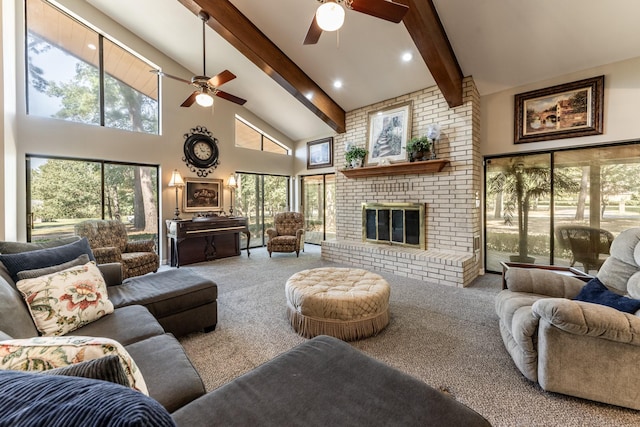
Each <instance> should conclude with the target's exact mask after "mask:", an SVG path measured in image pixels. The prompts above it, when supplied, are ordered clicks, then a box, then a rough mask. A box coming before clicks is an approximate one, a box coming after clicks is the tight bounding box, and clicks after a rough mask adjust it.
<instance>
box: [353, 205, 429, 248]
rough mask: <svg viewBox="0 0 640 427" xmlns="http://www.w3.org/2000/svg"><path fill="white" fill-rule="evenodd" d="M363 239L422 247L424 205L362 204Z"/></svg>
mask: <svg viewBox="0 0 640 427" xmlns="http://www.w3.org/2000/svg"><path fill="white" fill-rule="evenodd" d="M362 219H363V224H362V231H363V239H364V240H366V241H372V242H379V243H387V244H400V245H407V246H416V247H420V248H423V249H424V246H425V245H424V238H423V236H424V205H422V204H417V203H389V204H381V203H367V204H364V205H363V215H362Z"/></svg>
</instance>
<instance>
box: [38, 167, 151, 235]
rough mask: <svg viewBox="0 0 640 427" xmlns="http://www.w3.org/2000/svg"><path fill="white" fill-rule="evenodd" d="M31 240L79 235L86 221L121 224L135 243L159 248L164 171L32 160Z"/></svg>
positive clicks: (149, 168)
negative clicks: (160, 176)
mask: <svg viewBox="0 0 640 427" xmlns="http://www.w3.org/2000/svg"><path fill="white" fill-rule="evenodd" d="M26 160H27V210H28V217H29V221H28V224H27V240H29V241H33V242H35V241H46V240H49V239H53V238H56V237H63V236H72V235H74V225H75V224H77V223H79V222H81V221H83V220H85V219H103V218H104V219H117V220H120V221H121V222H123V223H124V224H125V225H126V227H127V233H128V235H129V239H130V240H139V239H143V240H144V239H153V240H155V241H156V246H157V245H158V212H159V210H158V185H159V184H158V167H157V166H148V165H135V164H123V163H112V162H106V161H99V160H78V159H61V158H48V157H38V156H27V158H26Z"/></svg>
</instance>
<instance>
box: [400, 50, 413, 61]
mask: <svg viewBox="0 0 640 427" xmlns="http://www.w3.org/2000/svg"><path fill="white" fill-rule="evenodd" d="M412 59H413V54H412V53H411V52H405V53H403V54H402V60H403V61H404V62H409V61H411V60H412Z"/></svg>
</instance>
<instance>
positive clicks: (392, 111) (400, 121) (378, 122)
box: [367, 101, 413, 165]
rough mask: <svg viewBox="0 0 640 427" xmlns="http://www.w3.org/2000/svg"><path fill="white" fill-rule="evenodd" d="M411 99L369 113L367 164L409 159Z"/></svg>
mask: <svg viewBox="0 0 640 427" xmlns="http://www.w3.org/2000/svg"><path fill="white" fill-rule="evenodd" d="M412 107H413V103H412V102H411V101H408V102H404V103H402V104H396V105H393V106H391V107H386V108H384V109H381V110H376V111H372V112H370V113H369V125H368V129H369V133H368V134H367V149H368V150H369V156H368V158H367V164H369V165H377V164H380V163H381V162H382V163H386V162H389V163H391V162H404V161H406V160H407V141H408V140H409V138H410V136H411V110H412Z"/></svg>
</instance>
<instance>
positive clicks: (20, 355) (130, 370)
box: [0, 336, 149, 395]
mask: <svg viewBox="0 0 640 427" xmlns="http://www.w3.org/2000/svg"><path fill="white" fill-rule="evenodd" d="M109 355H115V356H118V358H119V359H120V364H121V365H122V367H123V369H124V371H125V374H126V376H127V379H128V380H129V383H130V384H131V387H132V388H134V389H136V390H138V391H140V392H142V393H144V394H146V395H149V392H148V391H147V385H146V384H145V382H144V378H143V377H142V374H141V373H140V369H138V366H137V365H136V364H135V362H134V361H133V359H132V358H131V356H130V355H129V353H128V352H127V350H125V348H124V347H123V346H122V344H120V343H119V342H117V341H115V340H112V339H110V338H98V337H95V338H94V337H81V336H69V337H35V338H26V339H13V340H6V341H0V369H8V370H13V371H46V370H49V369H55V368H61V367H63V366H69V365H72V364H75V363H80V362H84V361H86V360H94V359H98V358H100V357H104V356H109Z"/></svg>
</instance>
